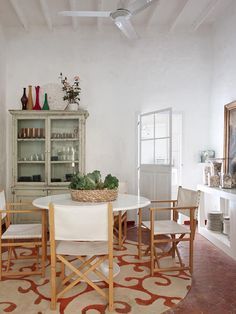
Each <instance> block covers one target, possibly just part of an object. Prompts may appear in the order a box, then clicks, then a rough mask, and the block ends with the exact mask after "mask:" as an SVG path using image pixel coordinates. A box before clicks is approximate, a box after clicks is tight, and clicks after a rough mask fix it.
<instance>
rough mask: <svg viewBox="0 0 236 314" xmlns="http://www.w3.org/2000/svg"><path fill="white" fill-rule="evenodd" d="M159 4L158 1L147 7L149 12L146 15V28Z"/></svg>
mask: <svg viewBox="0 0 236 314" xmlns="http://www.w3.org/2000/svg"><path fill="white" fill-rule="evenodd" d="M159 4H160V0H157V1H155V3H153V4H152V5H151V6H150V7H149V11H148V14H147V23H146V27H147V26H149V24H150V23H151V20H152V17H153V15H154V13H155V12H156V8H157V7H158V5H159Z"/></svg>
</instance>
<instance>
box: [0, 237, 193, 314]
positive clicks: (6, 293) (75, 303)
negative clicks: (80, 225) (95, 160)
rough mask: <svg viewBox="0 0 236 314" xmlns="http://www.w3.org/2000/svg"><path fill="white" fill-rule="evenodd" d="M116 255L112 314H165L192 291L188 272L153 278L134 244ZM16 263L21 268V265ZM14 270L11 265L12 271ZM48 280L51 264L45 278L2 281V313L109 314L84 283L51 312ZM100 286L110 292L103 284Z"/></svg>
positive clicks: (115, 250)
mask: <svg viewBox="0 0 236 314" xmlns="http://www.w3.org/2000/svg"><path fill="white" fill-rule="evenodd" d="M26 250H27V249H24V251H22V252H21V254H29V251H28V252H27V251H26ZM28 250H29V249H28ZM4 255H6V253H4ZM114 255H115V258H114V260H115V262H116V263H117V264H118V265H119V266H120V273H119V274H118V275H117V276H116V277H115V278H114V300H115V302H114V312H113V313H133V314H138V313H146V314H152V313H153V314H154V313H155V314H159V313H163V312H165V311H166V310H168V309H170V308H171V307H173V306H175V305H176V304H177V303H178V302H180V301H181V300H182V299H183V298H184V297H185V296H186V294H187V293H188V291H189V289H190V288H191V276H190V275H189V273H188V272H186V271H178V272H166V273H157V274H156V275H155V276H153V277H150V270H149V263H148V258H143V259H142V260H139V259H138V256H137V243H135V242H131V241H128V242H126V243H125V246H124V248H123V249H122V250H121V251H119V250H117V249H116V248H115V249H114ZM16 263H17V265H18V267H19V263H22V261H20V262H19V261H17V262H16ZM16 263H15V264H16ZM31 263H32V264H31V265H29V266H28V267H30V268H31V267H33V260H32V261H31ZM15 266H16V265H14V264H12V268H14V267H15ZM24 268H25V267H24ZM22 269H23V266H22ZM58 275H59V272H58ZM49 278H50V262H49V260H48V262H47V270H46V277H45V278H41V277H40V276H28V277H26V276H25V277H23V276H22V277H20V278H17V279H13V278H11V279H9V278H3V279H2V281H0V313H14V314H22V313H24V314H48V313H60V314H79V313H82V314H98V313H101V314H102V313H109V312H108V308H107V305H106V301H105V299H103V298H102V297H101V296H100V295H99V294H98V293H97V292H95V291H94V290H93V289H92V288H90V287H89V286H88V285H87V284H86V283H84V282H82V283H79V284H78V285H76V286H75V287H74V288H73V289H72V290H71V291H70V292H68V293H67V294H66V295H65V296H64V297H63V298H61V299H59V300H58V302H57V310H56V311H51V310H50V281H49ZM99 286H100V287H101V288H103V289H107V287H106V285H105V284H104V283H102V282H100V283H99Z"/></svg>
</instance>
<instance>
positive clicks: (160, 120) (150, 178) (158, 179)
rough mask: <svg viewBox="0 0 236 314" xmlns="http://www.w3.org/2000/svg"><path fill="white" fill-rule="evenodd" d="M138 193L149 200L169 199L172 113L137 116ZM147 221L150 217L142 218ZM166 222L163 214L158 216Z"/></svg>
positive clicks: (169, 109) (160, 112)
mask: <svg viewBox="0 0 236 314" xmlns="http://www.w3.org/2000/svg"><path fill="white" fill-rule="evenodd" d="M138 126H139V162H138V180H139V193H140V194H141V195H143V196H146V197H148V198H149V199H171V168H172V163H171V161H172V110H171V108H168V109H164V110H158V111H154V112H149V113H145V114H141V115H140V116H139V123H138ZM145 215H146V216H145V219H149V213H146V214H145ZM158 218H159V219H162V218H163V219H165V218H167V217H166V214H163V213H162V212H161V213H160V214H158Z"/></svg>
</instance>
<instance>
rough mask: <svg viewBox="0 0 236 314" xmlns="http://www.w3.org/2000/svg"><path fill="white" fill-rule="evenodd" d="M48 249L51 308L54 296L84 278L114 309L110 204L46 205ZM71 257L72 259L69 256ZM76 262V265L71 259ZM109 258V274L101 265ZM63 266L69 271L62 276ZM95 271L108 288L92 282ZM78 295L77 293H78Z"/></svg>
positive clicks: (54, 300) (54, 302)
mask: <svg viewBox="0 0 236 314" xmlns="http://www.w3.org/2000/svg"><path fill="white" fill-rule="evenodd" d="M49 225H50V251H51V309H52V310H56V302H57V299H59V298H61V297H63V295H64V294H65V293H66V292H67V291H68V290H70V289H72V288H73V287H74V286H75V285H76V284H78V283H79V282H80V281H81V280H83V281H85V282H86V283H87V284H88V285H90V286H91V287H92V288H93V289H95V290H96V291H97V292H98V293H99V294H100V295H101V296H102V297H104V298H106V300H107V301H108V306H109V311H112V309H113V212H112V205H111V204H104V203H103V204H99V205H97V204H94V205H80V206H69V205H68V206H66V205H53V204H50V205H49ZM70 257H72V260H71V258H70ZM76 259H77V260H78V261H79V265H77V263H74V261H77V260H76ZM106 260H108V268H109V270H108V273H106V274H105V273H102V272H101V269H100V265H101V264H102V263H103V262H104V261H106ZM57 261H60V262H61V275H60V278H61V282H60V285H59V286H58V287H57V286H56V283H57V278H56V277H57V270H56V263H57ZM65 267H67V268H68V269H69V270H70V271H71V272H70V274H69V275H65V274H66V273H68V272H65ZM91 272H94V273H95V274H96V276H97V277H99V278H100V279H101V281H104V282H105V283H106V284H107V285H108V289H107V290H108V291H106V290H104V289H102V288H101V287H100V286H99V285H97V284H96V283H95V282H92V281H91V280H90V279H89V277H88V275H89V274H90V273H91ZM78 297H79V296H78Z"/></svg>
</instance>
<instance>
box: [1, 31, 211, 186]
mask: <svg viewBox="0 0 236 314" xmlns="http://www.w3.org/2000/svg"><path fill="white" fill-rule="evenodd" d="M7 51H8V68H7V106H8V108H9V109H10V108H11V109H17V108H20V97H21V95H22V87H24V86H27V85H29V84H32V85H43V84H45V83H48V82H57V77H58V74H59V73H60V72H63V73H64V74H65V75H67V76H68V77H71V78H72V77H73V76H74V75H75V74H79V75H80V77H81V88H82V95H81V106H82V107H84V108H86V109H88V111H89V113H90V116H89V118H88V120H87V122H88V123H87V155H86V156H87V158H86V159H87V171H90V170H93V169H101V171H102V172H103V173H104V174H105V173H109V172H111V173H112V174H114V175H117V176H118V177H119V178H120V180H121V181H123V180H127V181H128V183H129V192H134V191H135V174H136V162H137V159H136V155H137V151H136V150H137V147H136V146H137V145H136V144H137V142H136V121H135V119H136V114H137V112H147V111H149V110H156V109H161V108H165V107H172V108H173V109H174V110H176V111H180V112H183V147H184V149H183V185H185V186H189V187H196V184H198V183H199V181H201V172H200V171H199V167H198V153H199V151H200V150H203V149H205V148H206V147H207V144H208V141H209V139H208V132H209V129H208V116H209V112H208V106H209V101H210V98H209V89H210V72H211V39H210V32H209V31H208V30H203V31H202V32H199V33H194V34H192V33H191V34H184V33H179V34H165V33H158V32H157V31H156V30H155V29H153V31H151V30H149V32H148V33H147V34H146V35H145V36H144V37H143V38H142V39H140V40H138V41H136V42H134V43H133V42H128V41H127V40H126V39H124V38H123V37H121V36H120V35H119V33H118V32H116V31H114V29H113V28H108V29H107V30H105V29H104V31H103V32H95V31H94V29H93V28H91V29H86V31H85V30H83V29H82V30H81V29H80V30H79V31H78V32H73V31H72V30H71V29H64V30H57V31H56V30H55V31H54V32H48V31H42V30H34V31H33V32H31V33H26V34H22V35H19V34H18V33H17V34H14V32H11V34H9V36H8V44H7ZM9 156H10V153H9ZM9 167H10V165H9Z"/></svg>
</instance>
